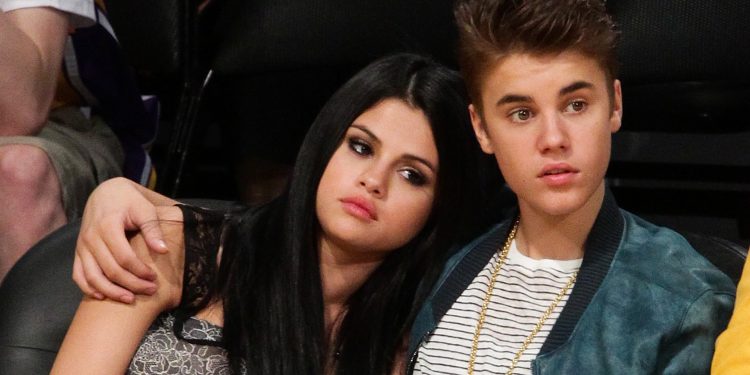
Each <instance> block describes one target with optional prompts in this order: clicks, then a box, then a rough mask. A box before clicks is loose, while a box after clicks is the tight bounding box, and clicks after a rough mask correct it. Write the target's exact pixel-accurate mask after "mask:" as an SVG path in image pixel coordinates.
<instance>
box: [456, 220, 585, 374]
mask: <svg viewBox="0 0 750 375" xmlns="http://www.w3.org/2000/svg"><path fill="white" fill-rule="evenodd" d="M519 220H520V219H516V222H515V223H514V224H513V228H512V229H511V230H510V233H509V234H508V238H506V239H505V243H504V244H503V247H502V249H501V250H500V256H499V257H498V260H497V263H495V267H494V268H493V269H492V277H491V279H490V284H489V286H488V287H487V294H486V295H485V296H484V301H483V302H482V311H481V312H480V313H479V320H478V321H477V327H476V329H475V330H474V339H473V340H472V343H471V353H470V354H469V368H468V374H469V375H473V374H474V362H475V361H476V359H477V349H478V347H479V335H480V333H481V332H482V326H483V325H484V320H485V318H486V316H487V309H488V308H489V306H490V298H492V292H493V291H494V290H495V281H497V275H498V274H499V273H500V268H502V266H503V264H505V260H506V259H507V258H508V252H509V251H510V245H511V243H513V239H515V238H516V232H517V231H518V221H519ZM577 276H578V271H575V272H573V275H572V276H571V277H570V279H569V280H568V283H567V284H565V286H564V287H563V288H562V289H560V292H558V293H557V296H556V297H555V300H554V301H552V304H551V305H549V307H547V310H546V311H545V312H544V314H542V317H541V318H539V321H538V322H537V323H536V325H535V326H534V329H532V330H531V333H529V335H528V336H527V337H526V339H525V340H523V344H521V348H520V349H518V351H517V352H516V355H515V356H514V357H513V361H511V363H510V366H509V367H508V371H507V372H506V373H505V374H506V375H512V374H513V370H514V369H515V368H516V365H517V364H518V361H519V360H520V359H521V355H522V354H523V352H525V351H526V349H527V348H528V347H529V344H531V341H532V340H534V337H536V335H537V334H538V333H539V331H540V330H541V329H542V327H543V326H544V322H545V321H547V319H548V318H549V316H550V315H552V311H554V310H555V307H557V305H558V304H560V301H562V299H563V297H565V295H566V294H568V290H570V288H571V287H573V284H575V282H576V277H577Z"/></svg>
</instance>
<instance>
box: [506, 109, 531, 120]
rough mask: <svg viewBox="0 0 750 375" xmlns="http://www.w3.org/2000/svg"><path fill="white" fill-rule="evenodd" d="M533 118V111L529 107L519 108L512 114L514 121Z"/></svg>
mask: <svg viewBox="0 0 750 375" xmlns="http://www.w3.org/2000/svg"><path fill="white" fill-rule="evenodd" d="M530 118H531V111H530V110H528V109H517V110H515V111H513V112H511V114H510V120H511V121H513V122H525V121H528V120H529V119H530Z"/></svg>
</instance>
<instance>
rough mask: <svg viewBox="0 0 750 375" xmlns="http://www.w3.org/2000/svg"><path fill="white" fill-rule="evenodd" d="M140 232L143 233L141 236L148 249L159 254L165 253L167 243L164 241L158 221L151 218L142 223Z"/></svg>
mask: <svg viewBox="0 0 750 375" xmlns="http://www.w3.org/2000/svg"><path fill="white" fill-rule="evenodd" d="M141 233H142V234H143V238H144V239H145V240H146V244H147V245H148V247H149V249H151V250H154V251H156V252H158V253H160V254H165V253H166V252H167V243H166V242H164V234H163V233H162V231H161V226H160V225H159V221H157V220H152V221H147V222H145V223H143V224H142V225H141Z"/></svg>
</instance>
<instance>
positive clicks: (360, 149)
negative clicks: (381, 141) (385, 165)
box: [347, 137, 372, 156]
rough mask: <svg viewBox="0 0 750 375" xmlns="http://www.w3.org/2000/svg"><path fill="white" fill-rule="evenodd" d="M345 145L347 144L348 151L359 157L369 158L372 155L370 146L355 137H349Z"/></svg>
mask: <svg viewBox="0 0 750 375" xmlns="http://www.w3.org/2000/svg"><path fill="white" fill-rule="evenodd" d="M347 143H348V144H349V149H350V150H352V151H354V152H355V153H357V154H359V155H363V156H369V155H371V154H372V148H371V147H370V144H369V143H367V142H365V141H364V140H363V139H360V138H357V137H349V138H348V139H347Z"/></svg>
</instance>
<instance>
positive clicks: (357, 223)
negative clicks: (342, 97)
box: [315, 98, 439, 261]
mask: <svg viewBox="0 0 750 375" xmlns="http://www.w3.org/2000/svg"><path fill="white" fill-rule="evenodd" d="M438 167H439V166H438V152H437V148H436V147H435V142H434V140H433V137H432V130H431V128H430V125H429V122H428V120H427V117H426V116H425V115H424V113H423V112H422V111H421V110H419V109H415V108H413V107H411V106H409V105H408V104H406V103H405V102H403V101H401V100H399V99H393V98H391V99H385V100H383V101H381V102H379V103H378V104H376V105H375V106H373V107H372V108H370V109H368V110H367V111H365V112H363V113H362V114H361V115H360V116H359V117H357V118H356V119H355V120H354V122H353V123H352V125H351V126H350V127H349V128H348V129H347V131H346V134H345V135H344V138H343V141H342V143H341V144H340V145H339V147H338V148H337V149H336V151H335V152H334V154H333V156H332V157H331V159H330V160H329V161H328V165H327V166H326V169H325V171H324V172H323V176H322V177H321V179H320V185H318V192H317V198H316V201H315V208H316V213H317V216H318V221H319V222H320V226H321V237H320V241H321V250H322V251H330V252H333V254H331V255H335V256H336V257H337V258H339V259H341V257H342V256H343V257H344V259H349V260H352V261H357V260H378V259H380V258H382V257H384V256H385V255H386V254H387V252H389V251H391V250H394V249H396V248H398V247H400V246H403V245H404V244H406V243H407V242H409V241H410V240H411V239H412V238H414V236H416V234H417V233H418V232H419V231H420V230H421V229H422V227H423V226H424V224H425V221H427V218H428V217H429V215H430V211H431V209H432V202H433V199H434V196H435V185H436V182H437V176H438Z"/></svg>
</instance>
